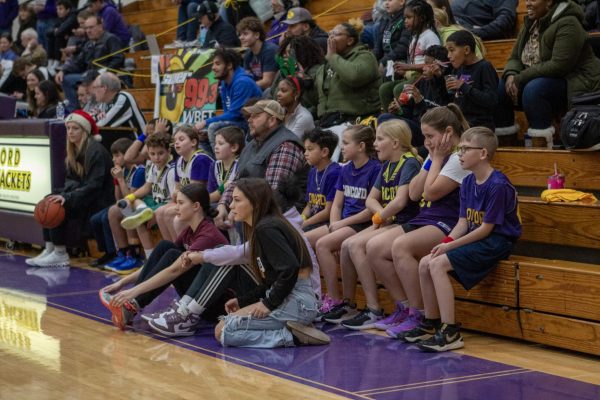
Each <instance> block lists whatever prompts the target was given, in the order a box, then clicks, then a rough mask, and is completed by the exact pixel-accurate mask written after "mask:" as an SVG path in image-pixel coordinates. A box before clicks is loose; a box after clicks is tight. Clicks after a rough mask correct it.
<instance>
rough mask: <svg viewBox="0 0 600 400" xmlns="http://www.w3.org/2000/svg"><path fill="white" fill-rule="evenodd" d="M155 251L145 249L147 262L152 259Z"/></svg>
mask: <svg viewBox="0 0 600 400" xmlns="http://www.w3.org/2000/svg"><path fill="white" fill-rule="evenodd" d="M153 251H154V249H144V254H145V255H146V260H148V259H149V258H150V256H151V255H152V252H153Z"/></svg>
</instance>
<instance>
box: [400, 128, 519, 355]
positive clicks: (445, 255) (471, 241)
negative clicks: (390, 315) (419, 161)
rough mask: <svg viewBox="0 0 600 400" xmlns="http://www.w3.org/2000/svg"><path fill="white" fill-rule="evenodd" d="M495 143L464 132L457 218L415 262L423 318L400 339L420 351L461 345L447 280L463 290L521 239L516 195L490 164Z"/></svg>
mask: <svg viewBox="0 0 600 400" xmlns="http://www.w3.org/2000/svg"><path fill="white" fill-rule="evenodd" d="M497 147H498V139H497V138H496V136H495V135H494V133H493V132H492V131H491V130H490V129H488V128H485V127H476V128H471V129H469V130H467V131H466V132H465V133H464V134H463V136H462V138H461V142H460V145H459V147H458V148H459V154H460V156H459V157H460V163H461V165H462V167H463V168H464V169H465V170H469V171H472V172H473V173H472V174H471V175H469V176H467V177H466V178H465V179H464V181H463V183H462V186H461V188H460V219H459V221H458V223H457V224H456V226H455V227H454V229H453V230H452V232H450V234H449V235H448V236H446V237H445V238H444V239H443V240H442V242H441V243H440V244H438V245H437V246H435V247H434V248H433V250H432V251H431V254H430V255H428V256H425V257H424V258H423V259H421V262H420V263H419V276H420V282H421V290H422V293H423V300H424V303H425V318H424V319H423V321H422V322H421V324H420V325H419V326H418V327H416V328H415V329H413V330H412V331H410V332H407V333H406V334H405V335H404V339H405V340H406V341H409V342H419V343H418V346H419V348H420V349H421V350H423V351H447V350H454V349H459V348H461V347H463V346H464V343H463V339H462V337H461V335H460V330H459V326H458V325H457V324H456V323H455V313H454V290H453V289H452V283H451V281H450V275H452V276H453V277H454V278H455V279H456V280H457V281H458V282H460V283H461V284H462V285H463V287H464V288H465V289H466V290H469V289H471V288H472V287H473V286H475V285H476V284H477V283H479V282H480V281H481V280H482V279H483V278H485V277H486V276H487V275H488V274H489V273H490V272H491V271H493V270H494V268H495V267H496V265H497V263H498V261H500V260H504V259H507V258H508V256H509V255H510V253H511V251H512V249H513V247H514V243H515V242H516V240H517V239H518V238H519V237H520V236H521V222H520V218H519V209H518V202H517V192H516V190H515V188H514V187H513V186H512V185H511V183H510V181H509V180H508V178H507V177H506V176H505V175H504V174H503V173H502V172H500V171H497V170H495V169H494V168H493V167H492V166H491V165H490V160H491V159H492V157H493V156H494V152H495V151H496V148H497Z"/></svg>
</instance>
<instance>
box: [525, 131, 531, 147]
mask: <svg viewBox="0 0 600 400" xmlns="http://www.w3.org/2000/svg"><path fill="white" fill-rule="evenodd" d="M525 147H527V148H531V147H533V140H532V139H531V136H530V135H529V132H525Z"/></svg>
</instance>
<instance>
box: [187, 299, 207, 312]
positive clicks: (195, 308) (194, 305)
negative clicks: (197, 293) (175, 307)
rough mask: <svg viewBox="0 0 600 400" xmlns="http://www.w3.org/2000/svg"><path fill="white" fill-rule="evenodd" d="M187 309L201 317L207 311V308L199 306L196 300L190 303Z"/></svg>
mask: <svg viewBox="0 0 600 400" xmlns="http://www.w3.org/2000/svg"><path fill="white" fill-rule="evenodd" d="M186 309H187V310H189V312H191V313H192V314H196V315H201V314H202V313H203V312H204V310H205V308H204V307H202V306H201V305H200V304H198V302H197V301H196V300H192V301H190V302H189V304H188V305H187V306H186Z"/></svg>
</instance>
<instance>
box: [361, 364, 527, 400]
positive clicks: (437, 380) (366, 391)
mask: <svg viewBox="0 0 600 400" xmlns="http://www.w3.org/2000/svg"><path fill="white" fill-rule="evenodd" d="M521 371H529V370H526V369H525V368H515V369H506V370H503V371H495V372H484V373H481V374H473V375H463V376H457V377H454V378H442V379H436V380H432V381H421V382H414V383H407V384H404V385H396V386H386V387H380V388H375V389H367V390H361V391H358V392H356V393H360V394H365V395H369V394H372V393H371V392H380V391H383V390H393V389H402V388H410V387H411V386H420V385H424V384H430V383H437V382H441V383H445V382H448V383H450V382H452V381H454V380H460V379H466V378H478V377H481V378H484V377H488V376H494V375H497V374H505V373H512V372H521Z"/></svg>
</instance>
